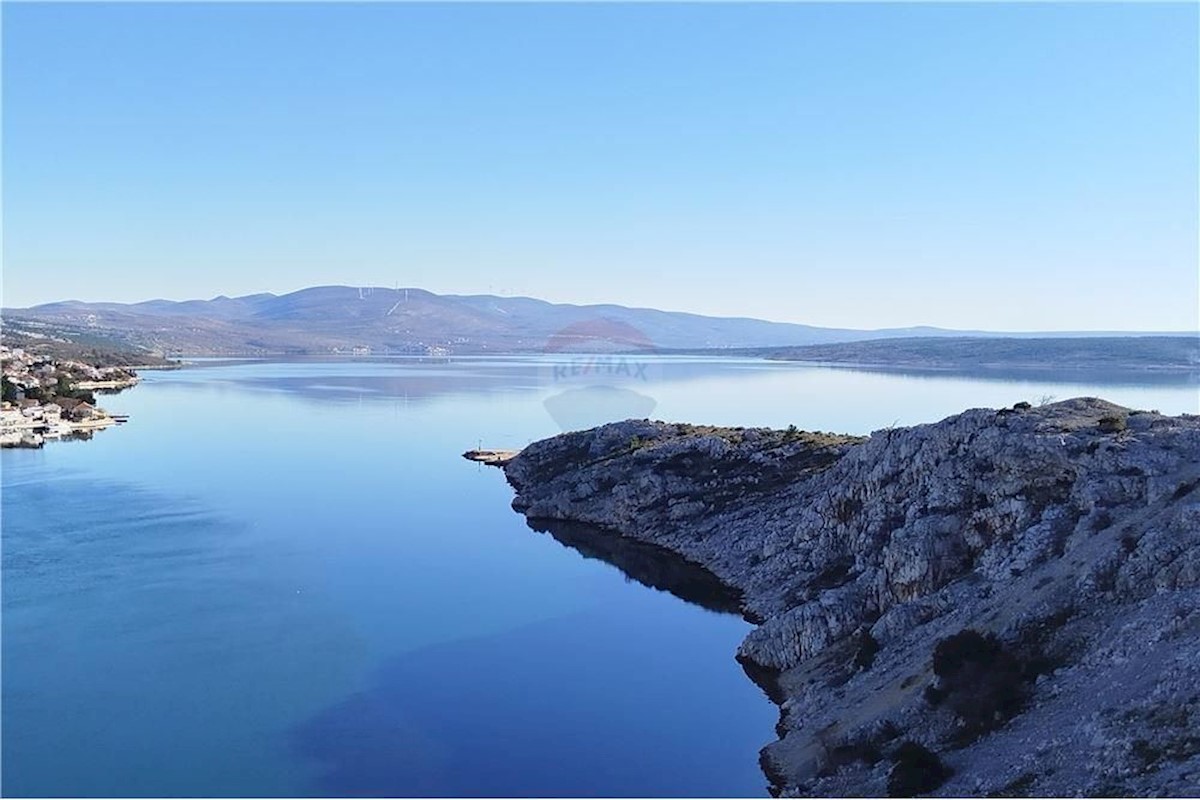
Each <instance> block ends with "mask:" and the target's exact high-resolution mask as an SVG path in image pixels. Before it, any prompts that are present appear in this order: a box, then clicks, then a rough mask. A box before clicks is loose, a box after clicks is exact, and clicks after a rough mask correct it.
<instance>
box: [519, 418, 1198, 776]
mask: <svg viewBox="0 0 1200 800" xmlns="http://www.w3.org/2000/svg"><path fill="white" fill-rule="evenodd" d="M1114 418H1115V419H1117V420H1121V421H1124V423H1125V424H1124V425H1121V424H1119V423H1114V422H1113V421H1112V420H1113V419H1114ZM504 470H505V474H506V476H507V477H508V480H509V482H510V483H511V484H512V485H513V487H514V488H515V489H516V491H517V495H516V498H515V499H514V501H513V506H514V508H516V509H517V510H519V511H521V512H523V513H524V514H526V515H527V516H528V517H530V518H531V519H538V518H543V519H554V520H569V521H576V522H584V523H589V524H593V525H598V526H602V527H604V528H607V529H610V530H611V531H612V535H613V536H626V537H631V538H634V539H637V540H640V541H644V542H649V543H652V544H655V545H659V546H661V547H665V548H667V549H669V550H672V551H674V552H676V553H678V554H679V555H681V556H683V557H684V558H686V559H687V560H689V561H693V562H695V563H698V564H700V565H702V566H704V567H706V568H708V569H709V570H710V571H712V572H713V573H714V574H715V575H716V576H717V577H718V578H720V579H721V580H722V581H723V582H725V583H726V584H728V585H729V586H730V587H732V588H734V589H736V590H737V591H739V592H740V593H741V596H742V597H743V598H744V611H745V613H746V615H747V618H748V619H751V620H752V621H754V622H756V623H757V625H758V626H757V627H756V628H755V629H754V630H753V631H752V632H751V633H750V634H749V635H748V636H747V637H746V639H745V641H744V642H743V643H742V646H741V647H740V649H739V651H738V656H739V658H740V659H742V660H743V661H744V662H746V663H747V664H748V665H750V667H751V668H752V669H751V670H750V671H751V673H752V674H758V673H762V674H777V675H778V689H779V691H780V695H779V696H781V697H782V700H781V720H780V725H779V729H778V730H779V733H780V739H779V740H778V741H776V742H775V743H773V744H770V745H768V746H767V747H766V748H765V749H764V754H763V755H764V765H765V767H766V768H767V770H768V772H769V774H770V775H771V777H772V780H774V781H775V782H777V784H778V786H777V788H778V789H779V790H780V791H781V792H782V793H783V794H785V795H862V794H867V795H877V794H881V793H884V792H886V791H887V776H888V774H889V771H890V770H891V766H890V764H891V761H890V759H891V758H893V756H895V754H896V753H897V750H898V747H899V743H900V742H902V741H906V740H911V741H914V742H918V743H920V744H922V745H924V746H925V747H927V748H929V749H930V750H932V751H934V752H936V753H938V754H939V757H940V758H941V759H942V760H943V762H944V763H945V764H947V765H949V766H950V767H952V768H953V770H954V773H953V776H952V777H950V778H949V779H948V780H947V781H946V782H945V783H944V784H943V785H942V786H941V787H939V788H938V789H937V790H936V793H943V794H949V795H955V794H987V793H992V792H999V793H1003V794H1009V795H1014V794H1019V795H1064V794H1066V795H1070V794H1080V793H1086V794H1098V793H1105V794H1108V793H1116V794H1123V795H1145V794H1155V795H1184V794H1194V793H1196V791H1197V790H1200V787H1198V786H1197V784H1196V782H1195V776H1196V775H1197V774H1200V674H1198V672H1200V668H1198V665H1200V417H1196V416H1190V415H1183V416H1179V417H1167V416H1163V415H1160V414H1157V413H1154V412H1131V411H1130V410H1129V409H1125V408H1122V407H1120V406H1116V405H1113V404H1111V403H1107V402H1105V401H1103V400H1098V399H1094V398H1080V399H1075V400H1069V401H1066V402H1061V403H1055V404H1053V405H1047V406H1042V407H1039V408H1032V409H1025V410H1002V411H996V410H992V409H972V410H969V411H966V412H963V413H962V414H959V415H956V416H953V417H950V418H948V419H945V420H943V421H941V422H938V423H935V424H931V425H919V426H916V427H912V428H905V429H890V430H884V431H877V432H875V433H874V434H872V435H871V436H870V437H869V438H866V439H862V438H858V437H849V436H837V435H832V434H819V433H806V432H794V431H792V432H783V431H770V430H763V429H737V428H712V427H703V426H693V425H678V424H668V423H662V422H650V421H645V420H641V421H636V420H630V421H626V422H620V423H613V424H610V425H605V426H602V427H599V428H595V429H592V430H589V431H583V432H578V433H569V434H565V435H562V436H557V437H554V438H552V439H548V440H545V441H541V442H537V443H535V444H532V445H530V446H529V447H527V448H525V450H523V451H522V452H521V453H520V454H519V455H517V456H516V457H514V458H513V459H512V460H511V461H509V462H508V463H507V464H506V465H505V466H504ZM968 629H971V630H976V631H979V632H981V633H984V634H993V635H995V636H996V637H997V638H996V641H997V643H998V644H997V645H996V646H997V647H999V648H1000V651H999V652H1000V653H1002V655H999V656H996V657H994V658H991V659H990V660H988V661H987V662H985V663H984V664H983V666H981V667H979V668H978V669H979V670H980V671H982V672H983V673H985V675H984V678H979V675H977V674H975V675H974V677H973V678H972V680H995V681H998V682H1003V681H1007V683H997V684H996V685H995V686H993V687H992V688H993V689H994V688H996V686H1001V687H1002V688H1003V690H1004V691H1009V692H1010V693H1011V698H1010V699H1011V703H1009V705H1004V704H1003V703H1001V704H1000V705H998V706H997V709H996V710H995V711H994V713H993V712H992V710H991V708H990V707H988V706H980V707H979V708H974V707H972V706H971V704H972V703H975V704H976V705H979V704H982V703H985V702H991V700H987V699H986V698H993V699H994V697H1000V696H1004V697H1008V695H1003V694H997V695H994V696H993V695H992V694H988V692H987V691H984V688H986V686H985V687H984V688H980V686H975V687H974V688H973V689H971V687H968V689H971V691H967V690H963V691H962V692H960V694H959V695H953V696H950V698H949V699H947V700H946V701H945V702H941V703H937V704H936V705H935V704H934V703H931V702H930V699H928V698H927V696H926V689H927V688H928V687H931V686H940V687H941V689H940V690H939V691H942V692H943V693H944V692H945V691H949V690H952V689H953V688H954V685H953V682H951V683H949V684H945V685H943V679H942V678H937V679H936V680H935V676H934V674H933V654H934V651H935V649H936V648H937V646H938V643H939V642H941V641H942V640H944V639H946V638H947V637H949V636H951V635H953V634H956V633H959V632H961V631H964V630H968ZM867 636H869V638H870V639H871V640H873V642H874V644H875V645H877V646H878V652H877V653H875V654H874V657H873V659H868V661H870V665H869V666H868V667H866V668H863V664H862V661H861V660H857V659H856V656H857V654H858V652H859V650H860V648H862V647H863V642H864V637H867ZM754 667H757V668H761V669H760V670H759V671H758V673H756V672H755V670H754V669H753V668H754ZM1010 667H1011V668H1010ZM764 670H765V671H766V672H764ZM988 670H993V671H994V675H992V677H991V678H989V677H987V676H988V675H990V674H991V673H988ZM1005 670H1007V671H1005ZM973 674H974V673H973ZM997 691H1000V690H997ZM972 692H974V694H972ZM937 696H938V695H937V693H936V692H935V693H934V694H933V695H929V697H930V698H933V699H937ZM955 697H958V698H959V699H957V700H956V699H954V698H955ZM963 698H966V699H963ZM971 698H976V699H971ZM978 698H985V699H984V700H978ZM997 702H999V701H997Z"/></svg>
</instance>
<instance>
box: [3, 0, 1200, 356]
mask: <svg viewBox="0 0 1200 800" xmlns="http://www.w3.org/2000/svg"><path fill="white" fill-rule="evenodd" d="M1198 13H1200V10H1198V9H1197V7H1196V6H1195V5H1190V4H1179V5H1154V6H1136V5H1090V4H1088V5H1082V4H1081V5H1066V6H1063V5H1034V4H1028V5H1026V4H1022V5H999V4H990V5H989V4H982V5H967V6H960V5H944V4H927V5H902V4H894V5H860V4H851V5H840V6H830V5H818V4H804V3H802V4H795V5H790V4H784V5H774V4H767V5H745V6H738V5H674V4H669V5H637V4H629V5H624V4H621V5H605V4H599V5H582V4H565V5H541V4H533V5H499V4H483V5H462V4H406V3H399V4H354V5H338V4H333V5H329V4H316V3H312V4H265V5H252V4H188V5H172V4H153V3H149V4H141V3H138V4H123V3H118V4H74V5H67V4H18V5H13V4H6V5H5V7H4V9H3V14H4V25H3V44H4V48H3V50H4V53H3V72H4V112H5V113H4V122H3V125H4V130H3V135H4V196H5V234H6V235H5V238H4V276H3V290H4V296H3V304H4V306H6V307H10V308H11V307H28V306H31V305H35V304H41V303H46V302H54V301H60V300H63V299H65V298H78V299H83V300H89V301H97V302H100V301H108V302H138V301H143V300H146V299H150V298H170V299H177V300H184V299H201V298H211V297H214V296H218V295H228V296H238V295H246V294H255V293H259V292H264V291H271V292H274V293H277V294H284V293H287V292H289V291H294V290H296V289H300V288H304V287H307V286H312V285H330V284H334V285H336V284H344V285H372V284H373V285H378V286H382V287H388V286H395V285H397V284H398V285H400V286H416V287H421V288H424V289H427V290H430V291H433V292H436V293H438V294H459V295H462V294H494V295H499V296H529V297H536V298H538V299H542V300H546V301H549V302H555V303H571V304H577V305H591V304H607V303H612V304H619V305H625V306H631V307H644V308H645V307H648V308H658V309H664V310H677V311H684V312H688V313H694V314H703V315H710V316H724V317H750V318H757V319H766V320H773V321H779V322H792V323H800V324H807V325H814V326H822V327H838V328H857V329H875V328H893V327H908V326H916V325H921V326H932V327H940V328H952V329H967V330H993V331H1045V332H1054V331H1087V330H1103V331H1123V330H1127V331H1152V330H1164V331H1191V330H1195V329H1197V328H1200V311H1198V309H1197V297H1198V295H1200V278H1198V276H1197V266H1198V261H1200V256H1198V254H1197V249H1198V247H1200V221H1198V220H1200V200H1198V197H1197V180H1196V177H1197V152H1196V141H1197V137H1198V135H1200V125H1198V121H1197V109H1196V102H1195V99H1196V96H1197V91H1198V79H1197V75H1196V70H1195V63H1196V60H1197V51H1198V49H1200V45H1198V39H1197V24H1196V23H1197V20H1198Z"/></svg>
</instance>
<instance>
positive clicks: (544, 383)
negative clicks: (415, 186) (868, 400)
mask: <svg viewBox="0 0 1200 800" xmlns="http://www.w3.org/2000/svg"><path fill="white" fill-rule="evenodd" d="M297 360H299V359H297ZM310 363H317V362H316V361H315V360H313V361H311V362H310ZM363 363H364V365H365V366H367V367H368V368H369V369H371V370H372V371H374V372H376V374H360V375H346V374H332V373H331V374H326V375H313V374H309V375H277V376H266V377H250V376H247V377H244V378H243V377H240V376H235V377H232V378H231V380H233V381H235V382H237V383H239V384H242V385H245V386H249V387H251V388H257V389H262V390H264V391H282V392H287V393H289V394H295V395H297V396H299V397H302V398H307V399H310V400H314V401H319V402H321V403H324V404H328V403H351V402H358V401H359V400H362V399H368V398H373V399H394V400H402V401H404V402H406V403H419V402H424V401H429V400H435V399H439V398H443V397H448V396H455V395H470V394H478V393H497V392H513V393H518V394H527V393H536V392H545V391H551V392H555V393H562V392H564V391H578V390H581V389H584V390H586V389H592V388H595V387H590V386H588V385H587V384H586V383H569V384H565V385H558V384H555V383H554V382H553V381H552V380H548V378H547V374H548V365H549V364H551V363H553V362H551V361H549V360H544V359H536V358H535V359H528V358H516V357H514V358H511V359H508V358H494V359H467V358H460V359H453V360H450V361H447V360H442V359H437V360H433V359H430V360H421V361H416V360H408V361H401V360H399V359H395V360H387V359H379V360H370V361H364V362H363ZM206 366H207V365H206ZM381 367H383V368H384V369H386V370H387V371H386V372H384V373H383V374H380V372H381V370H380V368H381ZM199 368H203V367H199ZM789 368H790V369H796V370H832V371H837V372H858V373H868V374H875V375H891V376H897V377H911V378H916V379H920V380H979V381H993V382H1000V383H1028V382H1033V383H1048V382H1049V383H1055V384H1063V385H1074V384H1077V385H1080V386H1088V387H1112V388H1120V387H1141V388H1145V387H1159V388H1182V387H1194V386H1200V372H1197V371H1195V370H1155V369H1127V368H1078V369H1076V368H1070V367H1055V368H1050V367H1046V368H1042V367H998V366H996V367H993V366H987V365H979V366H973V367H949V368H920V367H913V366H903V367H900V366H887V365H860V364H832V363H830V364H825V363H805V362H781V361H768V360H759V359H741V358H710V359H685V358H662V359H653V374H654V380H653V381H652V382H651V384H650V385H652V384H654V383H659V384H662V383H677V382H680V383H682V382H687V381H693V380H702V379H705V378H711V377H729V376H730V375H731V374H735V375H736V374H738V373H741V374H743V375H745V376H746V377H753V376H756V375H763V374H765V373H770V372H779V371H781V370H787V369H789ZM393 370H394V371H393ZM551 374H552V373H551ZM598 386H599V387H600V388H608V389H622V390H625V391H633V392H636V391H639V390H641V391H643V393H644V391H645V389H647V388H649V385H647V384H646V382H628V383H619V384H616V385H608V384H605V383H604V382H603V381H600V382H599V383H598ZM1030 399H1031V400H1036V399H1037V398H1030ZM619 416H620V415H619ZM624 416H628V415H627V414H626V415H624Z"/></svg>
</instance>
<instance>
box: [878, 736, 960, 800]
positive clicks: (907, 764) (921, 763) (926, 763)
mask: <svg viewBox="0 0 1200 800" xmlns="http://www.w3.org/2000/svg"><path fill="white" fill-rule="evenodd" d="M952 774H953V773H952V771H951V770H950V768H949V767H947V766H946V765H945V764H943V763H942V760H941V759H940V758H938V756H937V753H934V752H933V751H932V750H930V749H929V748H927V747H925V746H923V745H920V744H917V743H916V742H912V741H909V742H904V743H902V744H901V745H900V746H899V747H897V748H896V752H895V754H893V756H892V771H891V772H890V773H888V797H916V796H917V795H921V794H928V793H929V792H932V791H933V790H934V789H936V788H938V787H939V786H941V785H942V784H943V783H945V782H946V779H947V778H949V777H950V776H951V775H952Z"/></svg>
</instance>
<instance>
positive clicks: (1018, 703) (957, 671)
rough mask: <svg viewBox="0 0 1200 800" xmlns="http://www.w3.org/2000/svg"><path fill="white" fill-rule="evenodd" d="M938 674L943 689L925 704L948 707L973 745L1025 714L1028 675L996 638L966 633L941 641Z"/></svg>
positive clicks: (929, 694) (936, 659)
mask: <svg viewBox="0 0 1200 800" xmlns="http://www.w3.org/2000/svg"><path fill="white" fill-rule="evenodd" d="M933 672H934V674H935V675H937V677H938V680H939V686H938V687H936V688H934V687H929V689H927V690H926V699H927V700H929V701H931V702H932V703H933V704H935V705H937V704H939V703H945V704H946V705H947V706H948V707H949V708H950V709H951V710H952V711H953V712H954V713H955V714H956V715H957V716H958V718H959V719H960V720H961V721H962V722H963V731H962V736H963V738H964V739H965V740H966V741H969V740H971V739H972V738H974V737H975V736H978V735H979V734H981V733H984V732H985V731H988V730H990V729H992V728H994V727H996V726H997V725H998V724H1001V723H1003V722H1004V721H1005V720H1007V719H1009V718H1010V717H1012V716H1013V715H1015V714H1016V713H1018V712H1019V711H1020V710H1021V707H1022V706H1023V705H1024V702H1025V698H1026V695H1027V674H1026V670H1025V669H1024V666H1023V664H1022V662H1021V659H1019V658H1017V656H1015V655H1014V654H1013V653H1011V652H1009V650H1008V649H1007V648H1005V647H1004V645H1003V644H1001V642H1000V640H999V639H997V638H996V637H995V636H994V635H992V634H988V635H984V634H982V633H980V632H979V631H976V630H971V629H969V628H968V629H967V630H964V631H960V632H959V633H956V634H954V635H953V636H948V637H946V638H945V639H942V640H941V641H940V642H938V644H937V646H936V647H935V648H934V651H933Z"/></svg>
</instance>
